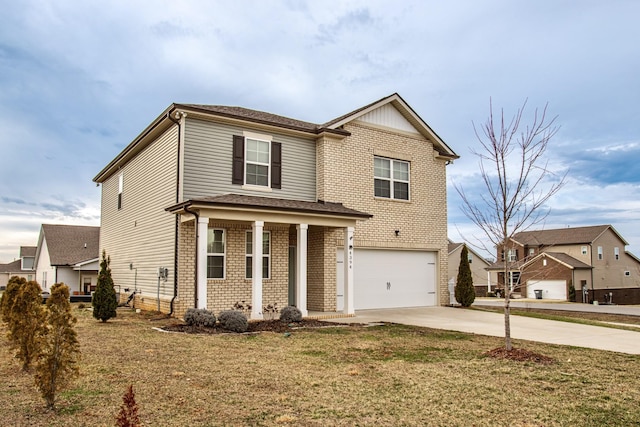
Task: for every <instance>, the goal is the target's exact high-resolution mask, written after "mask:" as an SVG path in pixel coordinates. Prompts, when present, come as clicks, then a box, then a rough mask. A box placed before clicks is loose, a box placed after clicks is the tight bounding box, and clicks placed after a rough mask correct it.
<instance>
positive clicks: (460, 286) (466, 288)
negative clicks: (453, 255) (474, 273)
mask: <svg viewBox="0 0 640 427" xmlns="http://www.w3.org/2000/svg"><path fill="white" fill-rule="evenodd" d="M455 296H456V301H458V302H459V303H460V305H461V306H463V307H469V306H471V304H473V301H474V300H475V299H476V290H475V288H474V287H473V278H472V277H471V267H470V266H469V251H468V250H467V246H466V245H464V246H462V252H461V253H460V266H459V268H458V277H457V280H456V288H455Z"/></svg>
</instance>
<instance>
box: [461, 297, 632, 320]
mask: <svg viewBox="0 0 640 427" xmlns="http://www.w3.org/2000/svg"><path fill="white" fill-rule="evenodd" d="M509 305H510V306H511V308H535V309H540V310H564V311H580V312H584V313H607V314H626V315H629V316H638V317H640V306H638V305H593V304H580V303H575V302H566V301H559V300H539V299H512V300H511V302H510V303H509ZM473 306H474V307H504V299H502V298H476V300H475V301H474V303H473Z"/></svg>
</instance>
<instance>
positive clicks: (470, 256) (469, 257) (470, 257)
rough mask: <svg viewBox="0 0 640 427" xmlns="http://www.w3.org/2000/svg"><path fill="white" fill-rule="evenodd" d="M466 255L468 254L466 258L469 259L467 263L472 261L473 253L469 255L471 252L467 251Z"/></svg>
mask: <svg viewBox="0 0 640 427" xmlns="http://www.w3.org/2000/svg"><path fill="white" fill-rule="evenodd" d="M467 255H468V256H467V259H468V260H469V264H471V263H473V255H471V252H469V253H468V254H467Z"/></svg>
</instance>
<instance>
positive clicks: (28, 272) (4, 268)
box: [0, 246, 36, 289]
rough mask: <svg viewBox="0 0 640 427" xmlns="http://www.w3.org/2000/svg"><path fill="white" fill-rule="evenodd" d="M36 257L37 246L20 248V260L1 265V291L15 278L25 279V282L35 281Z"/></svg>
mask: <svg viewBox="0 0 640 427" xmlns="http://www.w3.org/2000/svg"><path fill="white" fill-rule="evenodd" d="M35 256H36V247H35V246H20V259H17V260H15V261H12V262H10V263H7V264H0V289H4V288H5V287H6V286H7V282H9V279H10V278H11V277H13V276H18V277H24V279H25V280H34V278H35V274H36V272H35V270H34V268H33V264H34V260H35Z"/></svg>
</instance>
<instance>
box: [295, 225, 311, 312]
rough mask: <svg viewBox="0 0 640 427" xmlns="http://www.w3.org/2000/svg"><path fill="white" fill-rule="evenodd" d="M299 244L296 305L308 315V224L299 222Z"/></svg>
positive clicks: (297, 227)
mask: <svg viewBox="0 0 640 427" xmlns="http://www.w3.org/2000/svg"><path fill="white" fill-rule="evenodd" d="M296 229H297V230H298V236H297V237H298V246H297V251H298V253H297V254H296V286H297V289H296V306H297V307H298V309H299V310H300V311H301V312H302V316H303V317H305V316H308V315H309V311H308V310H307V231H308V229H309V225H308V224H298V225H297V226H296Z"/></svg>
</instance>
